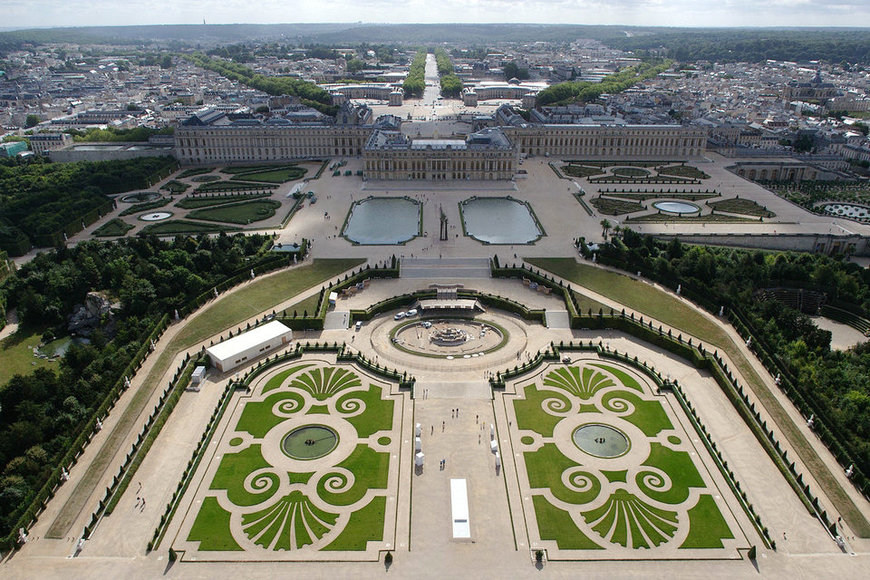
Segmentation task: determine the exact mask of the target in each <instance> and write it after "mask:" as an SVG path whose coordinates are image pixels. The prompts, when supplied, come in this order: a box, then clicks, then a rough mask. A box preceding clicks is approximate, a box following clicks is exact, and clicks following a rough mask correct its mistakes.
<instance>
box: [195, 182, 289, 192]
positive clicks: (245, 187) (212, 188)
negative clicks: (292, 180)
mask: <svg viewBox="0 0 870 580" xmlns="http://www.w3.org/2000/svg"><path fill="white" fill-rule="evenodd" d="M276 187H278V186H277V185H273V184H270V183H253V182H248V181H215V182H212V183H204V184H202V185H200V186H199V187H197V188H196V192H197V193H214V192H224V191H263V190H266V189H275V188H276Z"/></svg>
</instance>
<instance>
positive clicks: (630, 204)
mask: <svg viewBox="0 0 870 580" xmlns="http://www.w3.org/2000/svg"><path fill="white" fill-rule="evenodd" d="M590 203H591V204H592V205H594V206H595V209H597V210H598V213H600V214H604V215H622V214H626V213H633V212H636V211H643V210H645V209H646V207H644V206H643V205H641V204H639V203H637V202H634V201H624V200H621V199H610V198H607V197H600V196H599V197H595V198H592V200H591V201H590Z"/></svg>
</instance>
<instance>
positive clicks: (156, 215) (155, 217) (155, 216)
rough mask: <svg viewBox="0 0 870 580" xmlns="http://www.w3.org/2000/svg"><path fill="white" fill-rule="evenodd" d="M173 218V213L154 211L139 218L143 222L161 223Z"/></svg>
mask: <svg viewBox="0 0 870 580" xmlns="http://www.w3.org/2000/svg"><path fill="white" fill-rule="evenodd" d="M171 217H172V212H171V211H152V212H151V213H143V214H142V215H140V216H139V219H140V220H142V221H143V222H159V221H162V220H165V219H169V218H171Z"/></svg>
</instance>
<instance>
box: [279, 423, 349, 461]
mask: <svg viewBox="0 0 870 580" xmlns="http://www.w3.org/2000/svg"><path fill="white" fill-rule="evenodd" d="M337 445H338V434H337V433H336V432H335V431H333V430H332V429H330V428H329V427H326V426H324V425H306V426H304V427H299V428H298V429H293V430H292V431H290V432H289V433H287V435H285V436H284V439H283V440H282V441H281V451H283V452H284V453H285V454H286V455H287V456H288V457H290V458H292V459H299V460H308V459H319V458H320V457H324V456H325V455H329V453H330V452H332V450H333V449H335V448H336V446H337Z"/></svg>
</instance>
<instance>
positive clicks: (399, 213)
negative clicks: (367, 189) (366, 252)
mask: <svg viewBox="0 0 870 580" xmlns="http://www.w3.org/2000/svg"><path fill="white" fill-rule="evenodd" d="M421 212H422V205H421V204H420V202H418V201H416V200H414V199H411V198H409V197H369V198H366V199H363V200H360V201H357V202H354V204H353V205H351V206H350V211H349V213H348V216H347V219H346V220H345V225H344V229H342V231H341V235H343V236H344V237H345V238H347V239H348V240H350V241H351V242H353V243H354V244H361V245H390V244H402V243H404V242H407V241H409V240H412V239H414V238H415V237H416V236H419V235H420V228H421V215H420V214H421Z"/></svg>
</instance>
